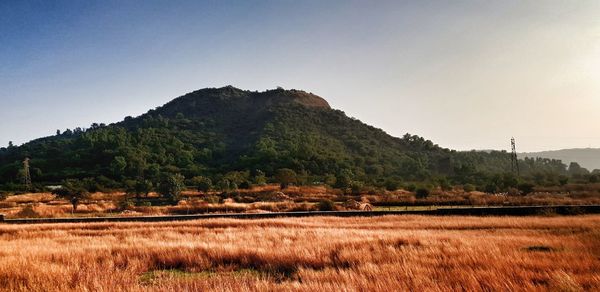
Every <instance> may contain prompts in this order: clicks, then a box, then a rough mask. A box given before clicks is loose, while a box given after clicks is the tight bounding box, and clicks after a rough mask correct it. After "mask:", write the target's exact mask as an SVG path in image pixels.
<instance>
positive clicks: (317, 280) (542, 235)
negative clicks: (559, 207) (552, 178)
mask: <svg viewBox="0 0 600 292" xmlns="http://www.w3.org/2000/svg"><path fill="white" fill-rule="evenodd" d="M0 254H1V256H0V289H1V290H4V291H71V290H77V291H141V290H144V291H206V290H216V291H273V290H287V291H300V290H302V291H306V290H308V291H349V290H353V291H361V290H362V291H367V290H368V291H382V290H386V291H401V290H404V291H407V290H410V291H447V290H463V291H464V290H467V291H490V290H493V291H523V290H526V291H542V290H554V291H584V290H585V291H594V290H596V291H597V290H599V289H600V274H599V273H598V271H600V216H597V215H590V216H573V217H444V218H443V219H442V218H440V217H433V216H431V217H424V216H386V217H379V218H330V217H321V218H304V219H289V218H288V219H269V220H233V219H212V220H204V221H187V222H167V223H92V224H46V225H0Z"/></svg>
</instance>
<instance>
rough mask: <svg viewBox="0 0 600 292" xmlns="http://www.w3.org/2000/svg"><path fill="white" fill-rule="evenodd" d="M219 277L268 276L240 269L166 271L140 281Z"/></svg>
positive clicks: (149, 273)
mask: <svg viewBox="0 0 600 292" xmlns="http://www.w3.org/2000/svg"><path fill="white" fill-rule="evenodd" d="M218 276H225V277H232V278H261V277H266V276H267V275H265V274H264V273H262V272H260V271H257V270H254V269H238V270H233V271H214V270H206V271H200V272H189V271H184V270H180V269H165V270H153V271H148V272H145V273H143V274H142V275H141V276H140V279H139V280H140V282H141V283H142V284H144V285H152V284H156V283H158V282H161V281H165V280H173V279H207V278H211V277H218Z"/></svg>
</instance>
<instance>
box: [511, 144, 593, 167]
mask: <svg viewBox="0 0 600 292" xmlns="http://www.w3.org/2000/svg"><path fill="white" fill-rule="evenodd" d="M524 157H541V158H549V159H559V160H562V162H563V163H566V164H569V163H571V162H577V163H579V165H581V166H582V167H585V168H587V169H588V170H590V171H592V170H594V169H600V148H572V149H562V150H552V151H540V152H525V153H520V154H519V158H524Z"/></svg>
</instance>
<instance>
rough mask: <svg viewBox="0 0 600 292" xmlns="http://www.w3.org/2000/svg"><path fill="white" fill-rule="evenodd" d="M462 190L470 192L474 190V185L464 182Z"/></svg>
mask: <svg viewBox="0 0 600 292" xmlns="http://www.w3.org/2000/svg"><path fill="white" fill-rule="evenodd" d="M463 190H464V191H465V192H467V193H470V192H472V191H475V186H474V185H472V184H466V185H464V186H463Z"/></svg>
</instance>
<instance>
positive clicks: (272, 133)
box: [0, 87, 590, 195]
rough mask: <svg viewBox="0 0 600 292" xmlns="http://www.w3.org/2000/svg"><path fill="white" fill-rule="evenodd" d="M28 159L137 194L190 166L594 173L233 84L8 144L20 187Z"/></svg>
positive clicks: (221, 185) (229, 177)
mask: <svg viewBox="0 0 600 292" xmlns="http://www.w3.org/2000/svg"><path fill="white" fill-rule="evenodd" d="M25 156H28V157H30V158H31V161H30V165H31V167H32V178H33V181H34V182H36V183H37V184H38V186H42V185H52V184H53V185H56V184H61V183H62V182H63V181H64V180H65V179H77V180H79V181H81V182H82V183H83V182H85V183H83V184H84V185H85V186H86V188H90V189H94V190H103V189H111V188H125V189H134V190H133V191H134V192H136V193H138V192H139V190H137V188H136V185H137V183H133V184H132V183H131V181H133V182H140V181H141V182H151V183H153V185H152V186H150V188H153V187H158V188H161V189H162V186H163V185H164V178H165V177H170V178H174V177H177V182H179V181H180V180H181V177H179V176H178V175H180V176H183V177H185V178H189V181H188V184H189V185H192V186H195V187H198V189H199V190H201V191H205V190H208V189H210V188H211V187H212V188H215V189H218V190H224V191H227V190H235V189H237V188H239V187H249V186H250V185H251V184H257V185H261V184H265V183H269V182H277V183H281V184H282V185H288V184H291V183H298V184H313V183H325V184H328V185H330V186H335V187H339V188H343V189H350V190H357V189H360V188H363V187H366V186H375V187H380V188H386V189H389V190H393V189H397V188H400V187H407V186H409V185H410V184H411V183H414V182H419V183H428V184H431V185H435V186H442V187H444V188H448V187H449V186H450V185H457V184H458V185H473V186H476V187H477V188H478V189H480V190H484V189H487V190H489V191H492V190H493V191H506V190H508V189H509V188H515V187H517V186H518V184H519V183H521V182H522V181H530V182H534V183H536V184H542V185H551V184H563V183H566V182H565V180H568V179H569V177H573V176H576V177H578V178H577V179H578V180H584V179H586V178H588V176H589V175H590V174H588V173H586V172H585V171H584V170H582V169H580V168H577V166H578V165H577V166H575V165H571V166H570V167H569V168H568V170H567V167H566V165H564V164H563V163H562V162H560V161H558V160H549V159H530V158H526V159H524V160H521V161H520V162H519V163H520V165H519V166H520V168H521V170H522V177H521V178H516V177H514V176H512V175H510V174H507V173H509V170H510V155H509V154H508V153H506V152H505V151H492V152H477V151H470V152H457V151H452V150H448V149H444V148H441V147H439V146H437V145H435V144H434V143H432V142H431V141H429V140H426V139H424V138H422V137H418V136H414V135H409V134H406V135H405V136H403V137H402V138H396V137H392V136H390V135H388V134H387V133H385V132H384V131H382V130H380V129H377V128H374V127H371V126H368V125H365V124H364V123H362V122H360V121H358V120H356V119H353V118H349V117H348V116H346V115H345V114H344V113H343V112H342V111H338V110H332V109H330V108H329V107H328V105H327V103H326V102H325V101H324V100H322V99H320V98H319V97H317V96H314V95H311V94H308V93H305V92H302V91H293V90H290V91H285V90H271V91H266V92H250V91H243V90H239V89H236V88H233V87H225V88H220V89H203V90H199V91H196V92H193V93H190V94H187V95H185V96H182V97H180V98H177V99H175V100H173V101H171V102H169V103H168V104H166V105H165V106H163V107H159V108H157V109H155V110H150V111H149V112H148V113H146V114H144V115H142V116H140V117H136V118H132V117H128V118H126V119H125V120H124V121H122V122H120V123H116V124H112V125H104V124H93V125H92V126H91V127H90V128H89V129H81V128H77V129H75V130H74V131H71V130H68V129H67V130H66V131H64V132H62V133H60V132H57V135H55V136H52V137H46V138H42V139H38V140H34V141H31V142H29V143H26V144H24V145H22V146H19V147H16V146H14V145H12V146H10V147H8V148H2V149H0V190H1V189H5V190H8V189H10V190H15V189H18V188H19V186H20V181H19V179H18V173H19V170H20V169H21V168H22V160H23V158H24V157H25ZM167 181H169V180H167ZM170 183H171V185H172V184H173V183H174V181H171V182H170ZM146 187H148V185H146ZM162 191H165V190H164V189H162ZM164 193H165V194H169V195H172V193H173V192H172V191H165V192H164Z"/></svg>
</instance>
